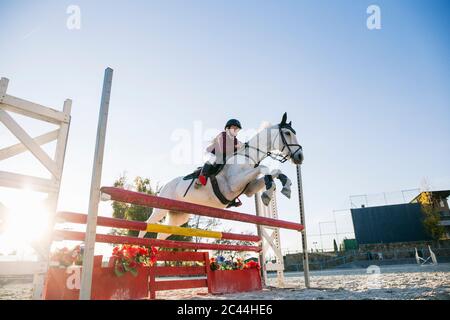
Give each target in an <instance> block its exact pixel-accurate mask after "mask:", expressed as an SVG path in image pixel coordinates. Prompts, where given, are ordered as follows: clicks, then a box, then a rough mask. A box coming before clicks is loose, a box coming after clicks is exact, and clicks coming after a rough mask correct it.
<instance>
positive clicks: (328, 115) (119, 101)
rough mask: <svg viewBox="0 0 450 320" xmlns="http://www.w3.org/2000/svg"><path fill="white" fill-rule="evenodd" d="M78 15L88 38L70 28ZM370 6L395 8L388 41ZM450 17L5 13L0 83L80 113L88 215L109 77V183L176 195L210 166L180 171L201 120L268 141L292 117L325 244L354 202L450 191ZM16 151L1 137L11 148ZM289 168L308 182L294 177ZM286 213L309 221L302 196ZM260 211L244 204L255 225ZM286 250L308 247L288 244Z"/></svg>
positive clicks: (41, 8)
mask: <svg viewBox="0 0 450 320" xmlns="http://www.w3.org/2000/svg"><path fill="white" fill-rule="evenodd" d="M72 4H75V5H78V6H79V7H80V9H81V29H80V30H69V29H67V27H66V20H67V17H68V14H67V13H66V9H67V7H68V6H69V5H72ZM371 4H377V5H379V6H380V8H381V23H382V29H381V30H368V29H367V27H366V19H367V17H368V15H367V13H366V8H367V7H368V6H369V5H371ZM449 9H450V5H449V2H448V1H401V0H397V1H364V0H361V1H157V2H156V1H126V2H119V1H117V2H115V1H75V2H74V1H4V0H0V21H1V28H0V40H1V41H0V52H1V55H0V76H3V77H8V78H9V79H10V87H9V93H10V94H13V95H16V96H19V97H22V98H26V99H29V100H32V101H35V102H39V103H41V104H43V105H47V106H53V107H54V108H57V109H61V108H62V103H63V101H64V99H66V98H71V99H73V112H72V124H71V131H70V138H69V142H68V149H67V155H66V163H65V171H64V178H63V186H62V190H61V197H60V204H59V207H60V209H66V210H74V211H86V209H87V203H88V197H89V184H90V174H91V167H92V157H93V151H94V144H95V132H96V125H97V117H98V108H99V100H100V90H101V83H102V77H103V70H104V68H105V67H107V66H110V67H112V68H113V69H114V80H113V90H112V97H111V106H110V107H111V109H110V121H109V127H108V135H107V151H106V154H105V166H104V174H103V183H104V184H105V185H109V184H111V183H112V182H113V180H114V179H115V178H116V177H117V176H118V175H119V174H120V173H121V172H123V171H124V170H126V171H127V172H128V174H129V175H130V176H134V175H142V176H147V177H149V178H151V179H153V180H154V182H155V183H156V182H157V181H160V183H163V182H165V181H167V180H169V179H170V178H172V177H174V176H176V175H181V174H185V173H188V172H189V170H191V169H192V168H194V167H195V166H196V165H199V163H192V164H190V165H184V166H176V165H173V164H171V163H170V162H169V161H168V160H167V159H168V157H169V153H170V150H171V148H172V147H173V144H174V141H172V140H171V134H172V132H173V130H174V129H180V128H181V129H186V130H190V131H193V128H194V122H195V121H201V123H202V125H203V127H204V128H217V129H220V128H222V127H223V124H224V122H225V121H226V120H227V119H229V118H231V117H235V118H238V119H240V120H241V122H242V124H243V125H244V127H246V128H257V127H258V126H259V124H260V122H261V121H262V120H268V121H271V122H274V123H275V122H277V121H279V120H280V118H281V115H282V113H283V112H284V111H287V112H288V115H289V118H290V119H291V120H292V122H293V126H294V128H295V129H296V130H297V133H298V138H299V140H300V143H301V144H302V145H303V148H304V153H305V162H304V165H303V174H304V177H303V179H304V181H303V182H304V189H305V190H304V196H305V205H306V213H307V226H308V231H309V232H310V233H314V234H316V233H317V232H318V223H319V222H320V221H329V220H330V219H332V210H333V209H341V208H348V207H349V200H348V197H349V195H352V194H366V193H368V194H370V193H378V192H383V191H393V190H401V189H408V188H416V187H419V186H420V182H421V180H422V179H423V178H424V177H426V178H427V179H428V180H429V181H430V183H431V185H432V187H433V188H435V189H445V188H449V187H450V168H449V166H448V163H449V161H448V159H449V158H450V143H449V141H450V128H449V119H450V93H449V88H450V61H449V58H450V41H449V40H450V39H449V37H450V36H449V35H450V33H449V30H450V26H449V24H450V17H449V15H450V10H449ZM31 126H32V129H31V130H30V132H31V133H36V134H37V133H41V132H44V131H45V130H44V129H43V128H41V127H37V126H36V125H34V127H33V124H31ZM13 142H15V140H14V139H13V138H12V137H11V136H10V135H9V133H7V132H6V129H5V128H4V127H3V128H2V127H1V126H0V147H2V146H6V145H7V144H9V143H13ZM199 150H200V149H199ZM24 159H25V158H24ZM24 161H25V160H24ZM19 163H20V161H17V162H9V163H7V162H6V161H5V162H4V164H0V165H1V166H2V167H3V166H4V167H7V169H8V170H15V169H17V170H19ZM24 163H25V162H24ZM282 168H283V169H284V170H285V171H286V172H287V174H288V175H289V176H290V177H291V178H292V179H293V180H295V168H294V166H293V165H289V164H287V163H286V164H284V165H283V166H282ZM26 169H28V170H31V169H30V167H27V168H26ZM33 170H34V169H33ZM278 199H279V214H280V218H284V219H288V220H296V219H298V210H297V202H296V197H293V199H291V200H286V199H284V198H282V197H281V195H279V196H278ZM252 208H253V200H252V199H245V205H244V206H243V208H242V211H252ZM103 210H104V214H108V213H107V212H106V211H108V210H109V207H108V206H104V207H103ZM250 229H252V228H250ZM236 231H238V230H236ZM294 239H295V238H294ZM282 246H283V248H291V249H293V248H295V247H296V246H297V247H298V243H297V242H296V241H294V240H292V237H290V236H289V234H288V233H283V238H282ZM327 246H329V244H327Z"/></svg>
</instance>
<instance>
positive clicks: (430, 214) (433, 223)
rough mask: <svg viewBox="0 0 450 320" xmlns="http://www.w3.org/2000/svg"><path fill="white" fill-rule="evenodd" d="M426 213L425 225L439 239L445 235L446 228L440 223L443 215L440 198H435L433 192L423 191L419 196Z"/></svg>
mask: <svg viewBox="0 0 450 320" xmlns="http://www.w3.org/2000/svg"><path fill="white" fill-rule="evenodd" d="M418 202H419V203H420V204H421V207H422V212H423V214H424V216H425V217H424V219H423V225H424V227H425V230H426V232H427V233H428V234H429V235H430V236H431V237H432V238H433V239H434V240H439V239H440V238H442V237H443V236H444V235H445V228H444V226H441V225H440V224H439V223H440V221H441V217H440V214H439V210H438V208H439V205H438V202H439V200H438V199H435V198H433V194H432V192H428V191H425V192H422V193H421V194H420V196H419V198H418Z"/></svg>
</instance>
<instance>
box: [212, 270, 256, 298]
mask: <svg viewBox="0 0 450 320" xmlns="http://www.w3.org/2000/svg"><path fill="white" fill-rule="evenodd" d="M208 277H209V279H208V280H209V290H210V293H212V294H224V293H236V292H248V291H257V290H262V284H261V274H260V270H259V269H256V268H254V269H243V270H215V271H211V272H209V273H208Z"/></svg>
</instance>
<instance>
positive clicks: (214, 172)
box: [183, 163, 225, 180]
mask: <svg viewBox="0 0 450 320" xmlns="http://www.w3.org/2000/svg"><path fill="white" fill-rule="evenodd" d="M224 166H225V165H224V164H221V163H220V164H217V163H215V164H214V165H213V166H212V167H211V169H210V171H209V172H208V177H209V178H211V177H213V176H216V175H218V174H219V172H220V171H222V169H223V167H224ZM202 168H203V167H198V168H197V169H195V171H194V172H192V173H190V174H188V175H187V176H184V177H183V180H191V179H193V180H195V179H197V178H198V177H199V175H200V172H201V171H202Z"/></svg>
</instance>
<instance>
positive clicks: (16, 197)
mask: <svg viewBox="0 0 450 320" xmlns="http://www.w3.org/2000/svg"><path fill="white" fill-rule="evenodd" d="M2 202H3V205H4V206H5V207H6V212H5V219H4V221H3V226H2V232H1V233H0V252H1V253H3V254H9V253H11V252H13V251H21V250H25V249H26V248H29V246H30V244H31V243H32V242H34V241H38V240H39V239H40V238H41V237H42V236H43V235H44V232H46V227H47V226H48V219H49V211H48V209H47V208H46V207H45V198H44V197H43V195H42V194H37V193H35V192H33V191H30V190H26V189H25V190H20V191H16V192H14V193H10V194H8V197H7V198H6V199H2Z"/></svg>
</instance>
